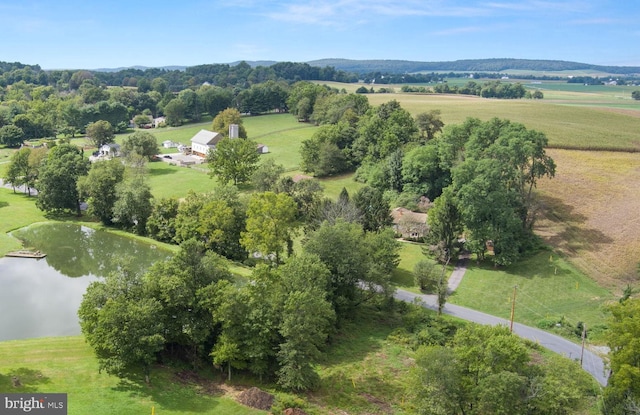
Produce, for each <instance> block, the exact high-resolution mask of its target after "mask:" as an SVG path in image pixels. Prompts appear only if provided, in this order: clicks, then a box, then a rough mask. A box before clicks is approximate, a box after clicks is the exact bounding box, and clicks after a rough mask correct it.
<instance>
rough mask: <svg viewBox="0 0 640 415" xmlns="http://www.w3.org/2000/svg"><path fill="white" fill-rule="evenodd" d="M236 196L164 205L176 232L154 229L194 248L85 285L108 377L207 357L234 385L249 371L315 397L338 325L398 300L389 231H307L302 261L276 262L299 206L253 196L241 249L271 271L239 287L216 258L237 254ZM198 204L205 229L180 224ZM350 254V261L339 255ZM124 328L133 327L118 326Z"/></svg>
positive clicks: (157, 223) (346, 227)
mask: <svg viewBox="0 0 640 415" xmlns="http://www.w3.org/2000/svg"><path fill="white" fill-rule="evenodd" d="M235 197H237V193H234V192H233V191H232V190H231V189H222V190H220V191H219V192H217V194H213V195H209V196H206V195H205V196H200V195H196V194H193V193H192V194H191V195H190V196H189V197H188V198H187V200H186V201H185V202H183V203H180V204H179V205H176V204H172V203H168V202H167V201H166V200H164V201H162V202H161V203H158V204H157V205H156V207H154V210H156V211H158V210H159V209H160V205H162V210H163V212H168V215H170V216H171V215H173V214H175V217H174V218H173V224H172V225H168V222H167V221H163V220H162V218H161V215H160V214H157V215H153V214H152V217H153V218H154V220H151V219H150V220H149V222H148V223H149V224H153V225H148V228H152V227H153V228H154V229H166V228H167V227H170V226H172V227H173V228H174V229H175V233H176V237H177V238H179V237H180V236H179V235H185V234H186V233H188V234H189V235H194V236H196V238H197V239H195V238H189V239H184V240H182V241H181V245H180V251H179V253H178V254H177V255H176V256H175V257H173V258H172V259H170V260H168V261H166V262H164V263H158V264H156V265H154V266H153V267H152V268H151V269H149V270H148V271H147V273H146V274H145V275H136V274H135V273H132V272H130V271H129V268H128V267H127V266H126V264H124V265H123V266H122V267H120V269H119V271H118V272H116V273H115V274H114V275H111V276H109V277H108V278H106V280H105V281H101V282H96V283H93V284H92V285H91V286H90V287H89V289H88V290H87V293H86V294H85V296H84V299H83V302H82V305H81V307H80V311H79V315H80V318H81V326H82V330H83V333H84V334H85V336H86V337H87V340H88V341H89V343H90V344H91V345H92V347H93V348H94V350H95V352H96V355H97V357H98V360H99V362H100V367H101V368H102V369H105V370H106V371H107V372H108V373H113V374H117V375H123V374H124V372H125V371H126V370H131V369H135V368H137V367H142V368H143V370H144V373H145V375H147V376H148V375H149V369H150V366H151V365H152V364H153V363H155V362H157V361H158V359H160V358H161V357H162V356H164V357H165V359H166V358H168V359H171V358H187V359H188V360H189V361H191V362H192V363H193V365H194V366H198V365H200V364H202V363H204V362H205V361H206V360H207V359H208V358H210V359H211V360H210V362H212V363H213V364H215V365H218V366H220V367H221V368H224V370H225V371H227V372H228V376H229V377H231V373H232V369H244V370H248V371H249V372H251V373H254V374H255V375H258V376H261V377H263V376H266V377H268V378H272V379H275V380H276V381H277V382H278V383H279V384H280V385H281V386H282V387H283V388H285V389H289V390H307V389H310V388H313V387H315V386H316V385H317V381H318V379H319V378H318V375H317V373H316V372H315V369H314V367H313V364H314V362H316V361H317V359H318V358H319V357H320V356H321V351H322V350H323V349H324V347H325V346H326V342H327V339H328V338H329V336H331V335H332V334H333V333H334V332H335V329H336V327H337V326H336V324H338V323H339V322H340V321H342V320H344V319H349V318H350V316H351V315H352V312H353V310H354V308H356V307H358V306H359V305H361V304H363V303H364V302H370V301H371V300H375V299H377V298H378V297H380V296H382V298H383V299H384V298H386V299H389V298H390V296H391V294H392V289H391V288H390V287H391V285H390V278H391V273H392V271H393V269H394V268H395V267H396V266H397V264H398V261H399V256H398V249H399V246H398V242H397V241H395V239H394V237H393V233H392V232H390V231H387V232H379V233H376V232H370V233H365V231H364V230H363V228H362V226H361V225H359V224H357V223H348V222H344V221H343V220H342V219H339V220H338V221H337V222H336V223H335V224H329V223H328V222H325V223H323V224H322V225H321V226H320V228H319V229H318V230H316V231H310V232H309V233H308V234H307V236H306V238H305V242H304V244H303V248H302V250H301V251H300V252H299V253H298V254H297V255H294V254H293V253H292V252H291V251H290V252H289V255H288V256H287V259H286V261H285V260H284V258H283V256H281V254H280V253H281V252H282V251H283V250H284V249H285V247H288V246H289V244H288V242H290V241H291V236H292V232H293V231H294V230H295V228H296V224H295V218H296V209H297V206H296V203H295V202H294V200H293V199H292V198H291V197H290V196H288V195H287V194H286V193H273V192H265V193H256V194H254V195H252V196H251V197H250V198H249V201H248V204H247V207H246V230H243V231H242V232H241V235H240V239H239V243H240V245H241V246H242V247H245V248H246V249H247V250H249V251H251V252H258V253H260V255H261V256H262V257H263V258H264V259H267V261H266V262H265V264H268V265H260V266H258V267H256V268H255V269H254V271H253V273H252V275H251V276H250V277H249V280H250V283H248V284H241V285H237V284H234V283H233V281H232V278H231V275H230V273H229V271H228V269H227V268H226V266H225V265H224V262H223V261H222V259H221V257H220V256H218V254H216V253H215V251H216V250H221V249H222V248H224V249H229V243H227V242H229V241H228V240H229V238H234V235H235V237H237V233H234V232H235V231H234V229H233V228H234V226H236V227H237V223H232V222H234V220H235V219H236V218H234V217H233V215H234V213H233V209H234V207H233V206H232V204H233V203H234V198H235ZM116 203H117V202H116ZM236 203H237V199H236ZM198 207H199V209H200V212H202V215H201V216H199V219H200V220H199V221H198V222H199V223H195V222H196V221H193V220H192V219H193V216H189V218H186V217H184V216H182V217H181V215H184V214H185V212H188V213H186V214H189V215H192V214H193V212H194V210H195V209H198ZM236 208H237V209H242V207H239V206H236ZM216 212H220V213H219V214H217V215H216ZM224 215H226V218H223V217H222V216H224ZM211 216H213V217H211ZM207 217H211V218H210V219H209V222H204V221H203V220H204V219H205V218H207ZM240 220H243V219H242V218H241V219H240ZM218 225H220V226H218ZM189 226H191V227H194V226H195V229H186V227H189ZM221 226H222V227H224V226H226V228H222V227H221ZM236 230H237V229H236ZM205 235H206V236H205ZM185 236H186V235H185ZM214 238H217V239H216V240H214ZM363 241H364V243H363ZM231 243H232V244H233V243H234V242H231ZM216 244H217V248H216ZM235 244H236V245H237V244H238V242H237V241H236V242H235ZM336 247H340V249H339V250H336ZM346 251H349V252H350V255H341V254H338V253H342V252H346ZM366 287H369V289H366ZM371 288H375V289H371ZM383 302H384V301H383ZM123 321H124V322H126V324H125V325H126V328H124V329H119V328H118V324H119V323H118V322H120V323H122V322H123Z"/></svg>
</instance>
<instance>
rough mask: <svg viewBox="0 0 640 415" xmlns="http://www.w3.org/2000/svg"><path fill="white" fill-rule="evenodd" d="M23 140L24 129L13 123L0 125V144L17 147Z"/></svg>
mask: <svg viewBox="0 0 640 415" xmlns="http://www.w3.org/2000/svg"><path fill="white" fill-rule="evenodd" d="M23 141H24V131H22V128H20V127H18V126H15V125H13V124H8V125H3V126H2V127H0V144H4V145H5V146H7V147H18V146H19V145H20V144H22V142H23Z"/></svg>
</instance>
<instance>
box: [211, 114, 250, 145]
mask: <svg viewBox="0 0 640 415" xmlns="http://www.w3.org/2000/svg"><path fill="white" fill-rule="evenodd" d="M231 124H236V125H237V126H238V137H239V138H247V130H246V129H245V128H244V125H243V124H242V116H241V115H240V112H239V111H238V110H237V109H235V108H227V109H226V110H224V111H222V112H220V113H219V114H218V115H216V117H215V118H214V119H213V122H212V123H211V130H212V131H216V132H218V133H220V134H222V135H223V136H224V137H229V126H230V125H231ZM254 151H255V149H254Z"/></svg>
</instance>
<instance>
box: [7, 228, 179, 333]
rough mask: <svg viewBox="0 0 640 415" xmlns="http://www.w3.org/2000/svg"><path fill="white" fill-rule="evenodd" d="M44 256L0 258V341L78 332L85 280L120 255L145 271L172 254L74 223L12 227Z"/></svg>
mask: <svg viewBox="0 0 640 415" xmlns="http://www.w3.org/2000/svg"><path fill="white" fill-rule="evenodd" d="M13 236H14V237H16V238H18V239H20V240H21V241H23V245H24V246H25V247H29V248H33V249H37V250H40V251H42V252H44V253H46V254H47V256H46V258H43V259H28V258H8V257H5V258H0V341H3V340H12V339H26V338H33V337H45V336H71V335H77V334H80V325H79V323H78V315H77V312H78V307H79V306H80V302H81V301H82V296H83V294H84V293H85V291H86V289H87V287H88V286H89V284H90V283H91V282H93V281H96V280H98V279H100V278H101V277H104V276H106V275H108V274H109V273H111V272H113V271H115V270H117V268H118V265H119V264H120V263H121V261H122V260H123V259H124V258H129V259H131V262H130V263H131V266H132V267H133V268H134V269H136V270H137V271H144V270H145V269H146V268H148V267H149V266H150V265H151V264H153V263H155V262H157V261H162V260H164V259H166V258H168V257H169V256H170V255H171V254H170V253H169V252H167V251H165V250H162V249H156V248H155V246H153V245H148V244H145V243H142V242H139V241H135V240H132V239H129V238H126V237H123V236H118V235H114V234H111V233H108V232H104V231H96V230H93V229H90V228H87V227H84V226H79V225H74V224H45V225H34V226H31V227H28V228H24V229H20V230H18V231H15V232H13Z"/></svg>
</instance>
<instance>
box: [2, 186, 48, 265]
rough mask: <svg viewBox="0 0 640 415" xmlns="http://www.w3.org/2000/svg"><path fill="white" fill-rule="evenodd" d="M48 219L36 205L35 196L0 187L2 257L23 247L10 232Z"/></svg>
mask: <svg viewBox="0 0 640 415" xmlns="http://www.w3.org/2000/svg"><path fill="white" fill-rule="evenodd" d="M46 220H47V218H46V217H45V216H44V213H43V212H42V211H40V210H39V209H38V208H37V207H36V204H35V198H34V197H28V196H27V195H26V194H23V193H20V192H18V193H15V194H14V193H13V191H12V190H10V189H5V188H0V257H2V256H4V254H6V253H7V252H9V251H13V250H16V249H20V248H21V245H20V241H18V240H17V239H15V238H13V237H12V236H10V235H9V234H8V232H11V231H13V230H16V229H19V228H22V227H24V226H27V225H31V224H32V223H35V222H40V221H46Z"/></svg>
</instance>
